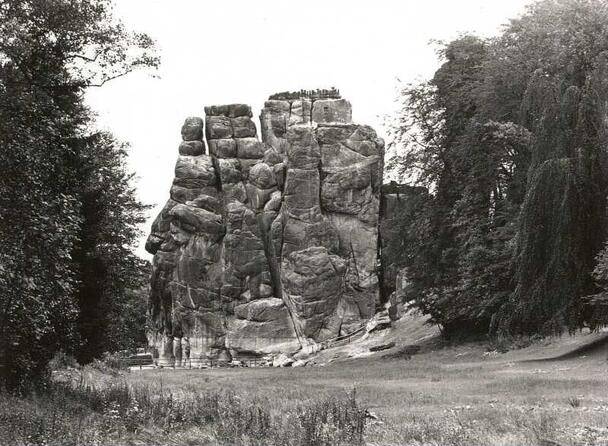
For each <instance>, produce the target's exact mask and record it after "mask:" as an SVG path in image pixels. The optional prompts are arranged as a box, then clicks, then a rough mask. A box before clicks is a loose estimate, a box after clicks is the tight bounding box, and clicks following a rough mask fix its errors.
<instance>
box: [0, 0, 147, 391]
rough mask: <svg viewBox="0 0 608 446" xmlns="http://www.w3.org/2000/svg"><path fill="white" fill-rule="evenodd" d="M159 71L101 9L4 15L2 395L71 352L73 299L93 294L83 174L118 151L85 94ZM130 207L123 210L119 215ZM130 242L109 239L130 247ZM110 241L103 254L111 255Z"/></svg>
mask: <svg viewBox="0 0 608 446" xmlns="http://www.w3.org/2000/svg"><path fill="white" fill-rule="evenodd" d="M157 64H158V59H157V58H156V56H154V46H153V42H152V41H151V39H150V38H149V37H148V36H146V35H144V34H136V33H131V32H128V31H127V30H125V28H124V26H123V25H122V24H120V23H119V22H116V21H114V20H113V18H112V15H111V3H110V2H109V1H107V0H8V1H5V2H2V3H1V4H0V166H1V167H0V169H2V172H1V173H0V191H1V193H0V252H1V254H0V260H1V262H0V265H1V266H0V287H1V288H0V364H2V366H3V367H2V375H1V378H2V381H3V383H4V384H5V385H8V386H10V387H16V386H18V385H19V384H21V383H24V382H28V380H30V378H34V377H37V376H40V375H42V374H43V373H44V370H45V366H46V363H47V361H48V360H49V358H50V357H51V356H52V355H53V353H54V352H55V351H57V350H59V349H70V348H71V349H73V350H75V349H76V347H77V345H78V342H79V339H78V338H79V336H78V330H77V321H78V318H79V316H78V312H79V307H78V299H77V298H76V296H78V295H82V290H83V289H84V288H86V287H87V286H89V285H90V284H88V283H84V282H83V278H84V276H83V271H85V270H86V269H87V266H86V263H87V262H88V260H89V258H88V257H87V254H85V256H84V257H83V256H81V257H80V258H77V257H78V256H77V254H78V253H79V252H80V253H84V252H85V251H86V250H84V249H83V246H85V244H86V241H83V240H84V239H83V237H85V238H86V235H87V234H91V233H93V232H94V231H95V229H93V227H90V226H88V225H89V221H90V220H87V219H88V218H89V217H90V216H89V215H88V214H89V213H88V211H87V209H86V206H87V205H88V204H90V203H91V201H88V202H87V200H85V199H84V198H85V197H83V191H84V190H87V187H88V186H92V187H94V184H95V180H94V175H93V174H91V175H89V176H88V177H83V176H82V174H83V173H84V172H85V171H86V170H87V169H90V168H92V167H93V166H97V167H99V168H100V169H103V168H105V167H107V166H108V165H109V164H111V163H112V161H111V159H112V158H113V157H114V158H115V160H114V162H115V161H116V159H120V158H121V155H119V151H117V148H116V147H115V148H114V149H113V151H112V150H109V149H108V147H110V146H112V145H115V143H113V142H110V141H109V140H108V138H107V137H105V140H104V136H102V135H99V134H98V132H95V131H94V130H92V126H93V124H94V123H93V120H92V118H91V114H90V113H89V111H88V110H87V108H86V106H85V105H84V103H83V98H82V97H83V92H84V89H85V88H87V87H92V86H100V85H103V84H104V83H105V82H108V81H109V80H111V79H114V78H116V77H120V76H122V75H125V74H127V73H128V72H130V71H132V70H133V69H136V68H138V67H141V66H149V67H155V66H157ZM104 144H105V149H101V150H97V148H98V147H100V146H101V147H102V148H103V146H104ZM104 150H105V155H104ZM111 153H114V155H112V154H111ZM98 156H99V158H97V157H98ZM116 157H118V158H116ZM119 163H120V161H119ZM123 168H124V167H123ZM119 170H120V169H118V170H116V169H115V171H114V174H115V178H110V180H111V181H114V180H115V179H116V178H117V177H116V175H118V179H119V183H120V182H121V183H120V185H117V186H116V187H117V188H119V189H121V188H123V189H121V190H123V191H124V187H125V184H126V183H125V182H124V181H123V180H124V178H122V179H121V178H120V174H119V172H118V171H119ZM97 174H99V172H98V173H97ZM86 185H88V186H86ZM83 186H84V188H83ZM125 193H126V194H127V195H129V193H128V192H125ZM131 197H132V193H131ZM105 198H110V197H109V196H106V197H105ZM123 198H124V195H123ZM93 202H94V200H93ZM128 208H129V205H127V204H125V207H124V212H130V210H128ZM124 212H123V211H120V213H121V216H124ZM110 215H111V214H109V213H107V214H106V216H107V217H109V216H110ZM115 224H117V225H118V226H120V225H121V223H120V222H118V220H115ZM129 225H131V222H127V223H126V226H127V227H129ZM108 226H111V225H108V224H106V225H105V227H104V228H102V229H106V228H107V227H108ZM118 226H117V227H118ZM129 231H130V229H128V230H127V229H124V230H122V231H120V230H117V231H116V232H118V233H120V232H122V233H123V238H122V241H128V239H129V238H130V237H132V233H129ZM106 241H107V242H108V245H107V246H106V247H105V248H103V249H104V250H105V251H104V253H105V252H109V251H111V250H112V249H111V248H115V247H116V246H118V245H112V244H113V243H118V242H117V241H113V240H106ZM126 246H128V244H127V245H125V247H126ZM97 247H99V245H98V246H96V248H97ZM113 255H114V254H113ZM108 260H109V258H108ZM121 264H122V263H121ZM116 268H117V269H116V270H115V271H116V272H117V273H121V270H120V267H118V266H116Z"/></svg>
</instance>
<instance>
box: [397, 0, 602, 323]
mask: <svg viewBox="0 0 608 446" xmlns="http://www.w3.org/2000/svg"><path fill="white" fill-rule="evenodd" d="M607 45H608V5H607V4H606V3H605V2H602V1H599V0H543V1H539V2H537V3H534V4H533V5H531V6H530V7H529V8H528V9H527V11H526V13H525V14H524V15H523V16H522V17H520V18H518V19H516V20H512V21H511V22H510V23H509V24H508V26H506V27H505V28H504V30H503V32H502V34H501V35H500V36H498V37H496V38H494V39H490V40H485V41H484V40H481V39H478V38H476V37H474V36H463V37H461V38H459V39H456V40H455V41H453V42H450V43H449V44H447V45H445V46H444V47H443V49H442V50H441V51H440V53H439V54H440V56H442V57H443V59H444V63H443V64H442V65H441V67H440V68H439V69H438V70H437V72H436V73H435V76H434V77H433V79H431V80H430V81H428V82H425V83H422V84H419V85H411V86H408V87H407V88H406V89H404V91H403V92H402V95H403V98H404V99H405V103H404V107H403V111H402V113H401V115H400V116H399V119H398V122H397V125H396V126H395V129H394V134H393V140H394V144H393V149H394V150H400V152H398V153H397V155H396V156H394V157H393V159H392V162H391V163H389V164H388V166H389V168H391V167H392V168H393V171H394V172H396V173H397V174H400V175H401V177H402V178H406V179H408V180H410V181H412V180H414V181H416V182H417V183H419V184H421V185H424V186H426V187H428V188H429V191H430V192H431V195H430V198H429V199H428V202H427V203H426V205H425V207H424V210H421V211H420V212H419V214H418V216H417V217H414V218H412V217H411V216H408V217H407V218H406V217H404V219H405V220H406V221H407V223H405V227H406V228H407V229H406V230H405V232H406V233H409V232H411V231H409V229H411V228H413V227H419V228H420V227H423V226H426V227H427V228H428V229H427V230H426V231H417V232H416V233H417V234H419V239H418V240H417V241H416V242H415V243H413V248H412V249H413V250H414V252H418V254H417V255H416V258H417V259H418V260H420V259H426V260H424V265H425V267H424V271H426V272H425V273H423V275H413V276H412V277H411V280H412V281H413V282H414V283H415V284H417V286H414V287H413V289H416V290H418V291H417V295H412V296H410V297H411V298H412V299H413V301H414V303H415V305H417V306H419V307H420V308H421V309H422V310H423V311H425V312H426V313H428V314H430V315H431V316H432V318H433V320H434V321H436V322H437V323H439V324H440V325H442V327H443V328H444V333H445V334H446V335H452V334H458V332H461V331H464V332H471V331H477V332H479V333H487V332H488V329H491V331H492V332H494V333H496V332H498V333H501V334H506V335H511V334H519V333H525V334H532V333H539V332H540V333H548V332H551V333H552V332H555V331H559V330H560V329H561V327H564V325H567V326H569V327H570V328H574V327H577V326H580V325H582V324H585V323H586V321H587V319H588V316H587V313H586V312H585V311H584V309H583V305H582V303H581V299H580V297H581V296H584V295H586V294H590V293H593V292H594V290H596V288H595V287H594V285H593V282H592V280H591V276H590V274H591V271H592V269H593V265H594V258H595V255H596V254H597V251H598V250H599V249H600V247H601V245H602V242H603V240H604V238H605V206H606V180H605V178H606V166H607V165H608V163H606V153H605V152H606V151H605V149H604V148H605V147H606V142H607V141H606V133H607V131H606V124H605V116H606V115H607V114H608V110H607V109H606V108H607V106H606V104H607V103H608V102H607V100H606V98H607V96H606V83H607V82H608V81H606V79H608V78H607V77H606V74H607V73H608V72H607V71H606V68H605V67H604V65H605V60H606V56H605V55H604V54H605V51H606V46H607ZM418 250H422V251H423V252H419V251H418ZM402 266H404V267H407V268H408V269H407V270H408V271H410V268H411V266H412V265H411V263H410V260H408V257H407V256H404V262H403V265H402Z"/></svg>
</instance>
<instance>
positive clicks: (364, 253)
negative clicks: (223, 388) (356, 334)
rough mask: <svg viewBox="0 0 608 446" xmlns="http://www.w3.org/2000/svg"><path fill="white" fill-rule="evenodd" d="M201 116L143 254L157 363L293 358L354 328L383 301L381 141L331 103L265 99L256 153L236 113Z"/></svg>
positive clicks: (306, 95) (252, 133)
mask: <svg viewBox="0 0 608 446" xmlns="http://www.w3.org/2000/svg"><path fill="white" fill-rule="evenodd" d="M205 114H206V116H205V120H204V123H203V120H202V119H201V118H187V119H186V121H185V123H184V125H183V127H182V132H181V133H182V139H183V141H182V142H181V144H180V145H179V157H178V160H177V163H176V167H175V179H174V180H173V185H172V186H171V191H170V199H169V200H168V201H167V204H166V205H165V207H164V208H163V210H162V211H161V212H160V214H159V215H158V217H157V218H156V220H155V221H154V223H153V225H152V230H151V233H150V236H149V238H148V241H147V243H146V249H147V250H148V252H150V253H152V254H154V261H153V272H152V278H151V295H150V315H151V317H152V320H153V322H154V324H155V326H154V330H153V332H152V333H150V341H151V343H152V344H153V345H154V346H155V347H156V349H157V350H158V353H159V357H160V360H161V361H166V362H169V363H173V362H177V363H179V361H180V360H181V355H182V353H181V352H182V344H184V345H185V344H186V343H187V344H188V345H189V347H190V351H191V354H190V356H191V358H197V359H198V358H202V359H204V358H209V359H231V358H235V359H236V358H238V357H239V356H251V355H260V356H261V355H267V354H279V353H286V354H292V353H295V352H296V351H298V350H300V349H301V348H302V347H307V348H309V346H310V345H311V344H314V343H315V342H319V341H323V340H327V339H330V338H333V337H336V336H340V335H344V334H348V333H350V332H352V331H354V330H356V329H358V328H359V327H361V326H362V325H363V324H365V323H366V321H367V320H368V319H369V318H370V317H371V316H373V314H374V312H375V309H376V307H377V306H378V304H379V302H380V286H379V280H378V265H379V256H378V219H379V206H380V192H381V191H380V188H381V183H382V169H383V155H384V143H383V141H382V140H381V139H380V138H378V137H377V136H376V133H375V132H374V130H373V129H372V128H370V127H368V126H363V125H357V124H353V123H352V122H351V106H350V103H349V102H348V101H346V100H345V99H342V98H340V96H339V94H338V93H337V92H336V91H335V90H330V91H326V90H322V91H314V92H301V93H284V94H277V95H273V96H271V99H269V100H268V101H266V103H265V104H264V108H263V109H262V112H261V116H260V124H261V126H260V128H261V133H262V140H261V141H260V140H259V139H258V137H257V130H256V126H255V124H254V122H253V121H252V119H251V118H252V113H251V108H250V107H249V106H247V105H243V104H231V105H221V106H211V107H205ZM203 135H205V138H206V143H205V141H204V140H203ZM207 146H208V147H209V153H207V150H206V147H207Z"/></svg>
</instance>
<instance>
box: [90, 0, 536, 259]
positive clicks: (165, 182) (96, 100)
mask: <svg viewBox="0 0 608 446" xmlns="http://www.w3.org/2000/svg"><path fill="white" fill-rule="evenodd" d="M528 3H530V0H400V1H398V0H391V1H389V0H375V1H369V0H367V1H359V0H344V1H338V0H323V1H319V0H308V1H306V2H293V1H288V0H271V1H262V0H260V1H252V0H230V1H220V0H215V1H202V0H117V1H116V15H117V16H118V17H119V18H121V20H123V22H124V23H125V24H126V25H127V26H128V27H129V28H131V29H133V30H137V31H143V32H146V33H148V34H149V35H150V36H151V37H152V38H154V39H155V40H156V42H157V44H158V47H159V51H160V56H161V59H162V60H161V67H160V70H159V71H158V72H157V73H156V74H157V75H158V76H159V78H158V79H155V78H152V77H151V76H150V74H149V73H148V74H146V73H135V74H132V75H130V76H128V77H126V78H123V79H119V80H116V81H114V82H113V83H110V84H108V85H106V86H104V87H103V88H101V89H94V90H93V91H91V92H89V93H88V96H87V98H88V102H89V104H90V106H91V107H92V108H93V110H95V111H96V112H97V113H98V116H99V124H100V126H101V127H102V128H105V129H109V130H111V131H112V132H113V133H114V134H115V135H116V136H117V137H118V138H120V139H121V140H124V141H127V142H129V143H130V144H131V154H130V159H129V163H130V167H131V169H132V170H133V171H134V172H135V173H136V175H137V188H138V195H139V198H140V199H141V200H142V201H143V202H144V203H147V204H151V205H154V206H155V208H154V209H152V210H151V211H150V212H149V215H148V222H147V223H146V224H145V226H144V227H143V228H142V230H143V232H144V235H143V236H142V239H141V243H140V245H139V247H138V248H137V253H138V254H139V255H141V256H142V257H145V258H150V257H151V256H150V255H149V254H147V253H146V252H145V250H144V248H143V245H144V242H145V238H146V236H147V233H148V232H149V228H150V224H151V223H152V220H153V219H154V217H155V216H156V214H157V213H158V211H159V210H160V208H161V207H162V206H163V205H164V203H165V201H166V200H167V198H168V197H169V188H170V185H171V181H172V179H173V168H174V165H175V160H176V158H177V153H178V152H177V147H178V145H179V142H180V140H181V138H180V128H181V124H182V122H183V120H184V118H185V117H187V116H202V115H203V107H204V106H205V105H211V104H227V103H233V102H242V103H246V104H250V105H251V106H252V108H253V112H254V119H255V120H256V124H257V116H258V115H259V110H260V107H261V106H262V105H263V103H264V100H265V99H266V98H267V97H268V96H269V95H270V94H272V93H274V92H279V91H285V90H299V89H301V88H305V89H313V88H327V87H331V86H335V87H337V88H339V89H340V92H341V94H342V96H343V97H345V98H347V99H348V100H350V101H351V103H352V104H353V120H354V121H355V122H358V123H362V124H369V125H372V126H373V127H374V128H375V129H376V130H377V131H378V133H379V134H380V135H381V136H384V135H385V131H384V129H383V127H382V124H383V121H384V117H385V116H387V115H390V114H391V113H392V112H393V110H394V109H395V104H394V100H395V97H396V93H397V88H398V84H399V80H401V81H402V82H408V81H412V80H416V79H424V78H427V77H429V76H430V75H432V73H433V72H434V71H435V70H436V69H437V67H438V64H439V62H438V60H437V58H436V56H435V52H434V49H433V47H432V46H430V45H429V41H430V40H431V39H439V40H450V39H453V38H455V37H457V36H458V35H459V34H460V33H463V32H474V33H477V34H479V35H482V36H491V35H495V34H497V33H498V31H499V30H500V27H501V25H503V24H504V23H506V22H507V21H508V19H509V18H513V17H516V16H518V15H519V14H520V13H521V12H523V10H524V6H525V5H526V4H528Z"/></svg>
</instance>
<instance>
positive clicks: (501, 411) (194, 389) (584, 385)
mask: <svg viewBox="0 0 608 446" xmlns="http://www.w3.org/2000/svg"><path fill="white" fill-rule="evenodd" d="M539 351H542V349H541V350H539V349H537V351H535V352H532V353H534V354H538V352H539ZM532 353H530V352H529V353H526V351H525V349H524V351H518V352H510V353H506V354H499V353H496V352H486V351H485V349H484V347H483V346H482V345H481V344H467V345H464V346H458V347H443V348H436V349H435V348H434V349H430V350H428V351H426V352H423V353H421V354H418V355H414V356H413V357H412V358H411V359H409V360H403V359H385V358H382V357H381V355H376V356H373V357H368V358H359V359H346V360H344V359H338V360H335V361H333V362H330V363H329V364H326V365H324V366H314V367H301V368H235V369H223V368H222V369H207V370H171V369H154V370H143V371H131V372H114V373H109V372H108V371H107V370H106V371H103V372H102V371H100V370H98V369H96V368H93V367H90V366H88V367H84V368H81V369H77V370H76V369H73V370H71V371H63V372H57V373H56V380H55V381H59V382H60V383H59V384H57V383H55V384H54V385H52V386H51V387H50V388H49V389H47V390H46V391H40V392H37V393H33V394H31V395H29V396H27V397H23V398H18V397H15V396H9V395H3V396H2V400H1V401H0V444H2V445H205V444H226V445H229V444H235V445H236V444H238V445H334V444H345V445H351V444H352V445H357V444H368V445H455V446H456V445H458V446H461V445H462V446H465V445H466V446H475V445H479V446H482V445H483V446H487V445H518V446H525V445H543V446H547V445H608V373H607V372H608V362H607V361H606V357H605V355H604V354H603V353H602V354H596V355H589V356H586V357H578V358H573V359H569V360H563V361H543V362H525V361H522V359H526V358H527V356H526V354H527V355H528V356H530V354H532Z"/></svg>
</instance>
